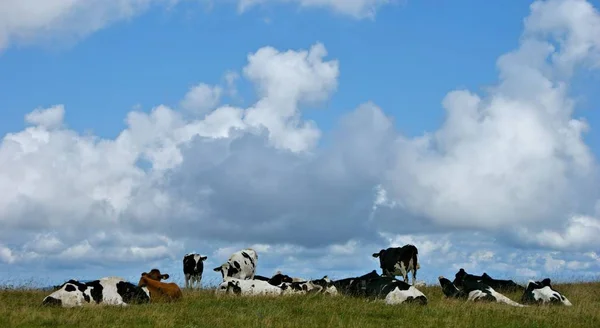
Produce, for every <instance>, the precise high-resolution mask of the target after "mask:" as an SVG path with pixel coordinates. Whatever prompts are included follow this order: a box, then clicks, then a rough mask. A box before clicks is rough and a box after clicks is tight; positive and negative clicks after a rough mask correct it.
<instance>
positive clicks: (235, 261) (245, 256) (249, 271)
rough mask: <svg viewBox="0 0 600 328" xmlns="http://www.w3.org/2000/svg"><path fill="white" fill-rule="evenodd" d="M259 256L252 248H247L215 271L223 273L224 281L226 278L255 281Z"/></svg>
mask: <svg viewBox="0 0 600 328" xmlns="http://www.w3.org/2000/svg"><path fill="white" fill-rule="evenodd" d="M257 261H258V254H256V251H255V250H253V249H251V248H246V249H243V250H241V251H237V252H235V253H233V254H232V255H231V256H230V257H229V259H228V260H227V262H225V263H223V264H221V265H220V266H218V267H216V268H214V269H213V271H215V272H221V276H222V277H223V280H225V278H227V277H229V278H238V279H254V273H255V272H256V264H257V263H256V262H257Z"/></svg>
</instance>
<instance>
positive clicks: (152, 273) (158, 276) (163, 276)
mask: <svg viewBox="0 0 600 328" xmlns="http://www.w3.org/2000/svg"><path fill="white" fill-rule="evenodd" d="M144 275H146V276H147V277H148V278H150V279H152V280H156V281H161V280H166V279H169V274H168V273H165V274H161V273H160V270H158V269H152V270H150V272H148V273H146V272H144V273H142V276H144Z"/></svg>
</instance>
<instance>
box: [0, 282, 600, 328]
mask: <svg viewBox="0 0 600 328" xmlns="http://www.w3.org/2000/svg"><path fill="white" fill-rule="evenodd" d="M554 287H555V288H556V289H557V290H559V291H560V292H562V293H563V294H564V295H565V296H567V298H569V300H570V301H571V302H572V303H573V306H572V307H559V306H532V307H527V308H515V307H512V306H507V305H504V304H496V303H473V302H466V301H458V300H448V299H445V298H444V297H443V295H442V293H441V289H440V288H439V287H438V286H432V287H425V288H421V291H423V293H425V295H426V296H427V298H428V299H429V304H428V305H426V306H419V305H410V304H401V305H396V306H389V305H385V304H384V303H383V302H382V301H367V300H365V299H360V298H352V297H345V296H337V297H328V296H324V295H311V296H307V295H297V296H285V297H235V296H229V295H228V296H220V297H218V296H215V295H214V293H213V292H212V290H203V291H187V290H184V298H183V300H181V301H180V302H177V303H171V304H145V305H132V306H130V307H126V308H120V307H112V306H92V305H90V306H85V307H80V308H70V309H68V308H56V307H54V308H52V307H43V306H41V301H42V299H43V298H44V297H45V296H46V295H48V294H49V292H43V291H37V290H2V291H0V304H1V305H0V327H85V328H93V327H181V328H192V327H211V328H213V327H227V328H232V327H244V328H247V327H303V328H306V327H357V328H358V327H360V328H365V327H378V328H380V327H560V328H567V327H596V328H597V327H600V283H578V284H563V285H556V286H554ZM506 296H508V297H510V298H511V299H513V300H516V301H518V300H519V298H520V294H507V295H506Z"/></svg>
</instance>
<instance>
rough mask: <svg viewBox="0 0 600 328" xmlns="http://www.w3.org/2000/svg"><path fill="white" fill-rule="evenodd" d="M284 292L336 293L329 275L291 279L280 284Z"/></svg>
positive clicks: (333, 294) (334, 294)
mask: <svg viewBox="0 0 600 328" xmlns="http://www.w3.org/2000/svg"><path fill="white" fill-rule="evenodd" d="M282 287H283V288H284V294H326V295H332V296H336V295H338V291H337V288H336V287H335V286H334V284H333V281H331V279H329V277H327V276H324V277H323V278H321V279H313V280H306V281H292V282H285V283H283V284H282Z"/></svg>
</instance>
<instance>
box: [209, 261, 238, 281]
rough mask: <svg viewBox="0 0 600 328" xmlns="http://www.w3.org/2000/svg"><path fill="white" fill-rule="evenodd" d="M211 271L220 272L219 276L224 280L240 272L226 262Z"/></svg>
mask: <svg viewBox="0 0 600 328" xmlns="http://www.w3.org/2000/svg"><path fill="white" fill-rule="evenodd" d="M236 263H237V262H236ZM213 271H215V272H221V276H222V277H223V279H225V277H233V275H235V274H236V273H239V272H240V269H239V268H236V267H235V266H233V265H231V263H229V262H226V263H223V264H221V266H218V267H216V268H214V269H213Z"/></svg>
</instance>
